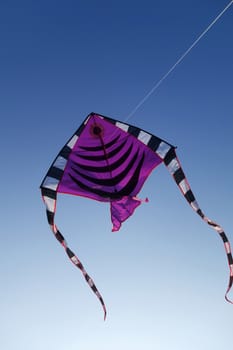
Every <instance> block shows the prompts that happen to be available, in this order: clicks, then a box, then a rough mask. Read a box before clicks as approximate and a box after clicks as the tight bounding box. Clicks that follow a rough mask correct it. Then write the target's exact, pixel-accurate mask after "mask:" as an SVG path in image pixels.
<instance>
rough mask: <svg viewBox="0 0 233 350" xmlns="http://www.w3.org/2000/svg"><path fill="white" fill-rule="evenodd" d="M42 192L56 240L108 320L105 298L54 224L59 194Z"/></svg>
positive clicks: (49, 190) (47, 191) (45, 189)
mask: <svg viewBox="0 0 233 350" xmlns="http://www.w3.org/2000/svg"><path fill="white" fill-rule="evenodd" d="M41 192H42V198H43V200H44V203H45V205H46V214H47V220H48V223H49V225H50V228H51V230H52V231H53V233H54V235H55V237H56V239H57V240H58V242H59V243H60V244H61V245H62V246H63V248H64V249H65V251H66V254H67V255H68V257H69V259H70V260H71V262H72V263H73V264H74V265H75V266H76V267H78V268H79V269H80V270H81V272H82V274H83V276H84V278H85V280H86V281H87V283H88V284H89V286H90V288H91V289H92V291H93V292H94V293H95V295H96V296H97V298H98V299H99V301H100V303H101V305H102V307H103V310H104V320H105V319H106V314H107V311H106V307H105V304H104V301H103V298H102V296H101V294H100V293H99V291H98V289H97V288H96V286H95V284H94V282H93V280H92V279H91V277H90V276H89V275H88V273H87V272H86V270H85V268H84V266H83V265H82V263H81V261H80V260H79V259H78V257H77V256H76V255H75V254H74V253H73V252H72V251H71V250H70V248H69V247H68V246H67V243H66V240H65V238H64V237H63V235H62V234H61V232H60V231H59V230H58V228H57V227H56V225H55V223H54V216H55V211H56V199H57V193H56V191H54V190H51V189H48V188H43V187H42V189H41Z"/></svg>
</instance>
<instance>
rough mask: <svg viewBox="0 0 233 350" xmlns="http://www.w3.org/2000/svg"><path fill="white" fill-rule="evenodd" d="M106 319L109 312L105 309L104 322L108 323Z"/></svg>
mask: <svg viewBox="0 0 233 350" xmlns="http://www.w3.org/2000/svg"><path fill="white" fill-rule="evenodd" d="M106 317H107V310H106V308H105V307H104V321H106Z"/></svg>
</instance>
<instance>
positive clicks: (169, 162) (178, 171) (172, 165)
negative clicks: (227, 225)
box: [164, 148, 233, 304]
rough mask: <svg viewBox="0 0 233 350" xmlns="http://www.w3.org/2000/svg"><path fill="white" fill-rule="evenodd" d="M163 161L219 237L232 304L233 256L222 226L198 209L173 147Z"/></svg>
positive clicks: (226, 297)
mask: <svg viewBox="0 0 233 350" xmlns="http://www.w3.org/2000/svg"><path fill="white" fill-rule="evenodd" d="M164 163H165V165H166V166H167V168H168V171H169V172H170V174H171V175H172V176H173V178H174V180H175V182H176V184H177V185H178V187H179V189H180V190H181V192H182V194H183V196H184V197H185V199H186V200H187V201H188V203H189V205H190V206H191V207H192V209H193V210H194V211H195V212H196V213H197V214H198V215H199V216H200V217H201V218H202V219H203V220H204V221H205V222H206V223H207V224H208V225H210V226H211V227H212V228H213V229H214V230H215V231H216V232H217V233H218V234H219V236H220V237H221V239H222V241H223V244H224V247H225V250H226V255H227V260H228V265H229V269H230V276H229V283H228V287H227V291H226V294H225V299H226V300H227V301H228V302H229V303H231V304H233V301H232V300H230V299H229V298H228V293H229V291H230V289H231V287H232V285H233V258H232V252H231V245H230V242H229V240H228V238H227V236H226V234H225V232H224V230H223V228H222V227H221V226H220V225H218V224H217V223H215V222H214V221H212V220H210V219H209V218H208V217H207V216H205V215H204V214H203V212H202V210H201V209H200V207H199V205H198V203H197V201H196V199H195V196H194V194H193V192H192V190H191V188H190V186H189V183H188V181H187V179H186V177H185V174H184V172H183V170H182V168H181V164H180V162H179V159H178V158H177V156H176V153H175V149H174V148H170V150H169V151H168V152H167V154H166V156H165V157H164Z"/></svg>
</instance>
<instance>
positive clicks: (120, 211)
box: [40, 113, 233, 318]
mask: <svg viewBox="0 0 233 350" xmlns="http://www.w3.org/2000/svg"><path fill="white" fill-rule="evenodd" d="M161 163H164V164H165V166H166V167H167V169H168V171H169V172H170V174H171V175H172V177H173V178H174V180H175V182H176V184H177V185H178V187H179V189H180V191H181V193H182V194H183V196H184V197H185V199H186V200H187V202H188V203H189V205H190V206H191V207H192V209H193V210H194V211H195V212H196V213H197V214H198V215H199V216H200V218H201V219H203V220H204V221H205V222H206V223H207V224H208V225H210V226H211V227H212V228H213V229H214V230H215V231H217V233H218V234H219V235H220V237H221V239H222V241H223V244H224V247H225V250H226V254H227V260H228V265H229V268H230V277H229V283H228V288H227V291H226V294H225V299H226V300H227V301H228V302H230V303H232V301H231V300H230V299H229V298H228V296H227V295H228V293H229V291H230V289H231V287H232V284H233V258H232V253H231V246H230V242H229V240H228V238H227V236H226V234H225V232H224V230H223V229H222V227H221V226H219V225H218V224H217V223H215V222H214V221H212V220H210V219H209V218H208V217H207V216H205V215H204V213H203V212H202V210H201V209H200V207H199V205H198V203H197V201H196V199H195V196H194V194H193V192H192V190H191V188H190V186H189V183H188V181H187V179H186V177H185V174H184V172H183V170H182V167H181V164H180V162H179V160H178V158H177V156H176V151H175V147H174V146H172V145H171V144H169V143H168V142H166V141H164V140H162V139H160V138H159V137H157V136H154V135H153V134H150V133H149V132H147V131H145V130H143V129H140V128H138V127H135V126H133V125H130V124H127V123H124V122H121V121H118V120H114V119H112V118H109V117H106V116H103V115H100V114H96V113H90V114H89V115H88V116H87V118H86V119H85V120H84V122H83V123H82V124H81V126H80V127H79V128H78V130H77V131H76V132H75V133H74V135H73V136H72V137H71V138H70V139H69V141H68V142H67V143H66V144H65V146H64V147H63V148H62V149H61V151H60V152H59V154H58V155H57V157H56V158H55V160H54V162H53V163H52V165H51V167H50V168H49V170H48V172H47V174H46V176H45V178H44V179H43V181H42V184H41V186H40V188H41V194H42V198H43V201H44V203H45V206H46V213H47V220H48V223H49V225H50V227H51V229H52V232H53V233H54V235H55V237H56V239H57V240H58V241H59V242H60V243H61V245H62V246H63V248H64V249H65V251H66V253H67V255H68V257H69V258H70V260H71V261H72V263H73V264H74V265H76V266H77V267H78V268H79V269H80V270H81V272H82V273H83V276H84V278H85V279H86V281H87V283H88V284H89V286H90V287H91V289H92V291H93V292H94V293H95V294H96V296H97V297H98V299H99V301H100V303H101V304H102V307H103V310H104V318H105V317H106V307H105V304H104V301H103V298H102V296H101V294H100V292H99V291H98V289H97V288H96V286H95V284H94V282H93V280H92V279H91V277H90V276H89V275H88V273H87V272H86V270H85V268H84V266H83V264H82V263H81V261H80V260H79V258H78V257H77V256H76V255H75V254H74V253H73V252H72V251H71V249H70V248H69V247H68V245H67V242H66V240H65V238H64V237H63V235H62V234H61V232H60V231H59V229H58V228H57V226H56V224H55V221H54V218H55V212H56V201H57V194H58V193H63V194H72V195H76V196H83V197H87V198H90V199H93V200H97V201H100V202H108V203H109V204H110V212H111V221H112V224H113V228H112V231H118V230H119V229H120V227H121V224H122V223H123V222H124V221H125V220H127V219H128V218H129V217H130V216H131V215H132V214H133V213H134V211H135V209H136V208H137V207H138V206H139V205H140V204H141V203H142V202H143V201H147V199H146V200H142V199H139V198H138V197H137V195H138V193H139V192H140V190H141V188H142V186H143V184H144V182H145V181H146V179H147V177H148V176H149V175H150V173H151V172H152V170H153V169H155V168H156V167H157V166H158V165H159V164H161Z"/></svg>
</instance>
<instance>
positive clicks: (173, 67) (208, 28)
mask: <svg viewBox="0 0 233 350" xmlns="http://www.w3.org/2000/svg"><path fill="white" fill-rule="evenodd" d="M232 4H233V0H231V1H230V2H229V4H228V5H227V6H226V7H225V8H224V9H223V10H222V11H221V12H220V13H219V15H218V16H217V17H216V18H215V19H214V20H213V21H212V22H211V23H210V24H209V25H208V27H207V28H206V29H205V30H204V31H203V32H202V33H201V34H200V35H199V37H198V38H197V39H196V40H195V41H194V42H193V43H192V45H191V46H190V47H189V48H188V49H187V50H186V51H185V52H184V53H183V55H182V56H181V57H180V58H179V59H178V60H177V61H176V62H175V63H174V65H173V66H172V67H171V68H170V69H169V70H168V71H167V73H165V74H164V75H163V76H162V78H161V79H160V80H159V81H158V82H157V83H156V84H155V85H154V86H153V87H152V88H151V90H150V91H149V92H148V93H147V94H146V95H145V96H144V97H143V98H142V99H141V101H140V102H139V103H138V104H137V105H136V106H135V107H134V109H132V111H131V112H130V113H129V114H128V116H127V117H126V119H125V120H124V121H125V122H126V121H128V120H129V119H130V118H131V117H132V116H133V115H134V114H135V113H136V112H137V110H138V109H139V108H140V107H141V106H142V105H143V104H144V103H145V102H146V101H147V100H148V98H149V97H150V96H151V95H152V94H153V93H154V92H155V90H157V89H158V87H159V86H160V85H161V84H162V82H163V81H164V80H165V79H166V78H167V77H168V76H169V75H170V74H171V73H172V72H173V70H174V69H175V68H176V67H177V66H178V64H180V63H181V62H182V61H183V59H184V58H185V57H186V56H187V55H188V54H189V52H190V51H191V50H192V49H193V48H194V47H195V46H196V45H197V44H198V42H199V41H200V40H201V39H202V38H203V36H204V35H205V34H206V33H207V32H208V31H209V30H210V29H211V28H212V27H213V26H214V24H215V23H216V22H217V21H218V20H219V19H220V18H221V17H222V16H223V14H224V13H225V12H226V11H227V10H228V8H229V7H230V6H231V5H232Z"/></svg>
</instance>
